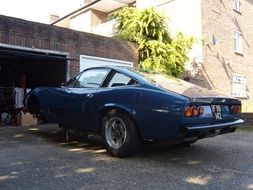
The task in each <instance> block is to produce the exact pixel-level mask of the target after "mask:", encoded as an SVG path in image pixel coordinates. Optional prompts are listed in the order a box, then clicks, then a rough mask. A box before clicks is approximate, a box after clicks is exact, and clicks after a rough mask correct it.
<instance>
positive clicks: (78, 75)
mask: <svg viewBox="0 0 253 190" xmlns="http://www.w3.org/2000/svg"><path fill="white" fill-rule="evenodd" d="M91 70H92V71H94V70H95V71H96V70H106V71H107V72H106V74H105V76H104V78H103V79H102V81H101V83H100V84H99V86H98V87H78V86H77V82H78V81H79V79H80V77H81V76H82V75H83V74H85V72H88V71H91ZM110 71H111V69H109V68H103V67H101V68H89V69H86V70H84V71H82V72H81V73H78V74H77V75H76V76H75V77H73V78H72V79H70V80H69V81H68V82H66V85H63V86H64V87H66V88H101V87H103V85H104V82H105V80H106V79H107V77H108V75H109V73H110ZM72 80H73V81H72ZM72 82H73V83H75V84H74V85H73V86H69V85H70V84H71V83H72Z"/></svg>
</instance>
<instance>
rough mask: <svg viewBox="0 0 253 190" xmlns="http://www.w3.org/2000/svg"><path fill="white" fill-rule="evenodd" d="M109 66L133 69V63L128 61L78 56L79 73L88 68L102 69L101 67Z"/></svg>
mask: <svg viewBox="0 0 253 190" xmlns="http://www.w3.org/2000/svg"><path fill="white" fill-rule="evenodd" d="M110 65H111V66H125V67H133V63H132V62H128V61H121V60H116V59H107V58H102V57H93V56H87V55H80V71H82V70H84V69H87V68H90V67H103V66H110Z"/></svg>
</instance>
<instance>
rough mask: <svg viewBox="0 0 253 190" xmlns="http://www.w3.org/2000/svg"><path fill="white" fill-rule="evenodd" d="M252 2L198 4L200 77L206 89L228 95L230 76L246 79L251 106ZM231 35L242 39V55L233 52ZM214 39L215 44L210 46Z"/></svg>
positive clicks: (211, 0) (207, 0) (226, 0)
mask: <svg viewBox="0 0 253 190" xmlns="http://www.w3.org/2000/svg"><path fill="white" fill-rule="evenodd" d="M252 18H253V1H252V0H241V13H238V12H236V11H234V10H233V1H232V0H222V1H220V0H203V1H202V32H203V74H204V79H205V80H204V82H202V83H203V84H205V85H206V87H209V88H211V89H214V90H217V91H220V92H222V93H225V94H227V95H231V88H232V86H231V82H232V81H231V79H232V78H231V77H232V73H236V74H242V75H245V76H246V77H247V94H248V98H247V100H248V101H249V102H250V104H251V105H252V106H253V100H252V99H253V48H252V47H253V20H252ZM234 31H240V32H241V33H242V35H243V55H240V54H236V53H235V52H234ZM213 39H215V41H216V44H214V43H213Z"/></svg>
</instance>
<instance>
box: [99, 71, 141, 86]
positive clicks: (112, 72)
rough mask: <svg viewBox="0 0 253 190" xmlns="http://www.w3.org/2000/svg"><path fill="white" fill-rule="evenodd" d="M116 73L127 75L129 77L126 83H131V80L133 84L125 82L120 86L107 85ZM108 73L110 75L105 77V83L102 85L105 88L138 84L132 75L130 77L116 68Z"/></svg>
mask: <svg viewBox="0 0 253 190" xmlns="http://www.w3.org/2000/svg"><path fill="white" fill-rule="evenodd" d="M117 73H119V74H121V75H124V76H125V77H128V78H129V79H130V80H129V82H128V83H130V82H131V83H132V82H133V83H134V84H126V85H120V86H109V84H110V82H111V81H112V80H113V77H114V76H115V75H116V74H117ZM109 75H110V76H109V78H107V79H106V81H105V84H104V85H103V87H106V88H119V87H126V86H137V85H140V83H139V82H138V81H137V80H135V79H133V78H132V77H130V76H128V75H126V74H124V73H121V72H119V71H116V70H113V71H111V73H110V74H109Z"/></svg>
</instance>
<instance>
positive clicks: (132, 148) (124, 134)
mask: <svg viewBox="0 0 253 190" xmlns="http://www.w3.org/2000/svg"><path fill="white" fill-rule="evenodd" d="M102 138H103V141H104V144H105V146H106V150H107V152H108V153H109V154H110V155H112V156H115V157H121V158H123V157H128V156H132V155H134V154H136V153H137V152H139V151H140V149H141V144H142V143H141V139H140V135H139V133H138V131H137V129H136V126H135V124H134V122H133V120H132V119H131V118H130V117H129V115H128V114H126V113H125V112H122V111H119V110H110V111H109V112H107V114H106V115H105V117H104V118H103V121H102Z"/></svg>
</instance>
